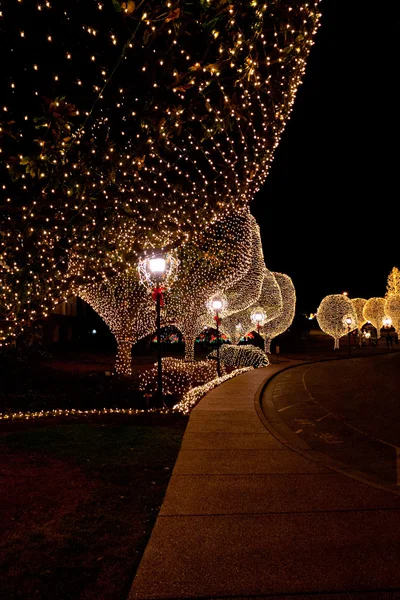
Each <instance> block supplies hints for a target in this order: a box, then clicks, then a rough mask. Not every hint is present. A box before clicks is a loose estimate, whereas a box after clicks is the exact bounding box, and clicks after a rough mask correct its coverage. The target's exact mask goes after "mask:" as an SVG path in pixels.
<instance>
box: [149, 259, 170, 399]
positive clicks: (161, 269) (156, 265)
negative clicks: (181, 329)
mask: <svg viewBox="0 0 400 600" xmlns="http://www.w3.org/2000/svg"><path fill="white" fill-rule="evenodd" d="M165 268H166V261H165V258H164V257H160V256H158V257H156V258H151V259H150V260H149V269H150V271H151V273H152V274H153V275H154V279H155V283H156V285H155V290H154V296H155V299H156V314H157V317H156V327H157V390H158V397H159V399H160V400H162V401H163V392H162V361H161V301H162V292H163V288H162V286H161V283H162V279H163V277H164V274H165Z"/></svg>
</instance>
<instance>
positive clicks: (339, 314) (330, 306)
mask: <svg viewBox="0 0 400 600" xmlns="http://www.w3.org/2000/svg"><path fill="white" fill-rule="evenodd" d="M316 316H317V321H318V325H319V326H320V328H321V329H322V331H324V332H325V333H327V334H328V335H330V336H332V337H333V339H334V349H335V350H336V349H338V348H339V339H340V338H341V337H343V336H344V335H346V334H347V333H348V331H349V328H348V325H347V323H346V319H347V318H350V319H351V327H353V328H354V327H356V326H357V313H356V311H355V308H354V307H353V304H352V302H351V300H349V298H347V296H345V295H344V294H331V295H329V296H325V298H323V300H322V301H321V304H320V305H319V307H318V310H317V315H316Z"/></svg>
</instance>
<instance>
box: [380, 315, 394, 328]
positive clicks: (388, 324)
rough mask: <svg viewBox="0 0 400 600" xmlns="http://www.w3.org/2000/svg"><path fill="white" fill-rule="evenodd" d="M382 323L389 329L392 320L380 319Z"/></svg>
mask: <svg viewBox="0 0 400 600" xmlns="http://www.w3.org/2000/svg"><path fill="white" fill-rule="evenodd" d="M382 323H383V326H384V327H391V325H392V319H391V318H390V317H384V319H382Z"/></svg>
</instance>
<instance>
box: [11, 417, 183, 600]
mask: <svg viewBox="0 0 400 600" xmlns="http://www.w3.org/2000/svg"><path fill="white" fill-rule="evenodd" d="M186 422H187V418H185V417H182V416H179V415H164V416H163V415H152V416H149V415H148V416H143V417H141V416H139V417H137V416H136V417H129V418H128V417H116V416H114V417H109V418H104V417H102V418H99V417H98V418H94V419H92V420H91V421H85V422H74V423H71V422H69V423H67V422H60V421H59V420H52V421H51V422H49V421H48V420H47V421H46V422H41V423H37V422H36V423H33V424H31V423H29V422H26V423H12V424H3V425H1V427H0V450H1V466H0V486H1V492H0V498H1V500H0V503H1V512H0V531H1V535H0V539H1V543H0V581H1V598H2V600H11V599H13V600H14V599H15V600H17V599H18V600H19V599H21V600H22V599H24V600H26V599H29V600H31V599H32V600H33V599H38V600H39V599H40V600H53V599H55V598H57V599H84V600H94V599H96V600H98V599H100V598H101V599H102V600H108V599H109V600H122V599H124V600H125V598H126V597H127V594H128V591H129V587H130V585H131V583H132V580H133V577H134V574H135V571H136V568H137V566H138V563H139V561H140V558H141V556H142V553H143V551H144V548H145V545H146V543H147V541H148V538H149V536H150V532H151V529H152V527H153V524H154V522H155V519H156V516H157V513H158V510H159V507H160V506H161V503H162V500H163V497H164V494H165V490H166V487H167V484H168V481H169V478H170V474H171V471H172V468H173V465H174V463H175V459H176V456H177V453H178V450H179V447H180V443H181V439H182V436H183V433H184V429H185V426H186Z"/></svg>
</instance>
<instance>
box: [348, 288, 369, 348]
mask: <svg viewBox="0 0 400 600" xmlns="http://www.w3.org/2000/svg"><path fill="white" fill-rule="evenodd" d="M350 302H351V303H352V305H353V308H354V310H355V311H356V315H357V329H358V339H359V343H360V347H361V329H362V326H363V325H364V324H365V323H366V322H367V319H366V318H365V317H364V306H365V304H366V302H367V300H366V299H365V298H350Z"/></svg>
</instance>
